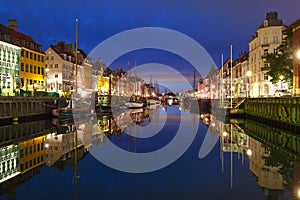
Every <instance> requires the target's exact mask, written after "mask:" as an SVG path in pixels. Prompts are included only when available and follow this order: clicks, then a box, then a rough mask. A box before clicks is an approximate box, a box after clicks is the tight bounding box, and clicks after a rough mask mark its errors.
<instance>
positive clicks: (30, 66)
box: [29, 65, 32, 73]
mask: <svg viewBox="0 0 300 200" xmlns="http://www.w3.org/2000/svg"><path fill="white" fill-rule="evenodd" d="M29 72H30V73H32V65H30V71H29Z"/></svg>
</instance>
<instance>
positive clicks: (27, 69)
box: [25, 64, 28, 72]
mask: <svg viewBox="0 0 300 200" xmlns="http://www.w3.org/2000/svg"><path fill="white" fill-rule="evenodd" d="M25 70H26V72H28V64H26V68H25Z"/></svg>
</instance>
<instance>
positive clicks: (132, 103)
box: [125, 102, 144, 108]
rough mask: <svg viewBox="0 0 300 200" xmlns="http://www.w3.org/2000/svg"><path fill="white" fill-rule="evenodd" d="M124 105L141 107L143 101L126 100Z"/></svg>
mask: <svg viewBox="0 0 300 200" xmlns="http://www.w3.org/2000/svg"><path fill="white" fill-rule="evenodd" d="M125 105H126V106H127V107H128V108H142V107H143V105H144V104H143V102H127V103H125Z"/></svg>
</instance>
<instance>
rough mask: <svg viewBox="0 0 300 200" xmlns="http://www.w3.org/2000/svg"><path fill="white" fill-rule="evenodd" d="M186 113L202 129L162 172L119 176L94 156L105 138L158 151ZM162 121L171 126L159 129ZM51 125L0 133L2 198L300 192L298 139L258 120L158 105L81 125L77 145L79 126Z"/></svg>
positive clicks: (18, 127) (256, 195)
mask: <svg viewBox="0 0 300 200" xmlns="http://www.w3.org/2000/svg"><path fill="white" fill-rule="evenodd" d="M181 112H185V113H187V114H188V115H190V116H192V119H193V120H195V121H194V122H195V123H198V122H199V121H200V125H199V128H198V129H196V128H195V129H193V128H192V129H191V130H192V132H193V134H195V136H196V137H195V140H194V142H193V143H192V145H191V146H190V148H189V149H188V150H187V151H186V152H185V153H184V155H183V156H181V157H180V158H179V159H178V160H177V161H175V162H174V163H172V164H171V165H169V166H167V167H165V168H163V169H161V170H158V171H155V172H150V173H142V174H130V173H124V172H119V171H116V170H114V169H111V168H109V167H107V166H105V165H103V164H101V163H100V162H99V161H97V160H96V159H95V158H94V157H93V156H92V155H91V154H90V153H89V151H90V150H91V149H92V148H100V149H101V146H102V145H104V144H105V143H107V140H110V141H112V142H113V143H114V144H115V145H117V146H118V147H120V148H122V149H124V150H127V151H131V152H137V153H141V152H151V151H155V150H157V149H160V148H162V147H163V146H165V145H166V144H168V143H169V142H170V141H171V140H172V139H173V138H174V136H175V134H176V131H177V130H178V120H180V119H179V116H180V115H181ZM162 117H166V124H161V123H160V120H159V119H160V118H162ZM129 122H130V123H129ZM52 123H54V124H55V123H56V122H55V120H53V121H50V122H49V120H41V121H35V122H30V123H26V124H19V125H14V126H2V127H0V133H1V143H0V144H1V146H2V148H1V158H2V164H1V166H0V170H1V171H0V173H1V177H0V180H1V183H0V184H1V187H0V188H1V189H0V192H1V193H0V194H1V195H2V196H0V197H1V198H3V199H10V198H16V199H40V198H41V197H42V198H44V199H74V198H78V199H86V198H95V197H96V198H103V199H117V198H125V199H129V198H131V199H142V198H143V199H153V198H156V199H158V198H159V199H163V198H164V199H170V198H173V199H183V198H185V199H186V198H190V199H266V198H270V199H272V198H273V199H279V198H281V199H289V198H290V199H292V197H295V196H296V195H298V192H299V189H300V163H299V151H300V150H299V147H300V144H299V143H300V140H299V136H297V135H296V134H293V133H288V132H286V131H283V130H277V129H275V128H273V127H268V126H267V125H264V124H259V123H257V122H254V121H250V120H243V119H241V120H238V121H232V123H231V124H230V123H223V122H220V121H218V120H217V119H216V118H214V117H213V116H211V115H209V114H205V113H203V114H202V115H198V114H192V113H189V111H188V110H186V109H185V108H182V107H180V106H174V105H173V106H165V107H161V106H158V107H157V108H155V109H144V110H142V112H135V113H134V112H125V113H120V114H119V115H118V116H114V117H113V116H111V115H101V116H98V119H97V120H94V121H93V123H84V124H83V125H81V126H79V127H78V129H77V134H78V138H77V140H76V139H74V138H75V134H74V130H75V129H74V127H72V126H69V127H61V126H56V127H55V126H53V125H52ZM209 124H211V126H210V127H211V128H210V131H209V134H211V137H219V141H218V143H217V145H216V146H214V148H213V149H212V151H211V152H210V153H209V154H208V155H207V156H206V157H204V158H202V159H199V158H198V153H199V149H200V147H201V145H202V143H203V140H204V137H205V135H206V132H207V129H208V127H209V126H208V125H209ZM145 127H147V128H148V129H149V130H158V131H157V133H156V134H153V135H150V136H147V135H143V132H141V131H140V130H142V128H145ZM127 132H128V133H129V132H130V134H126V133H127ZM57 133H59V134H57ZM134 134H136V135H134ZM187 134H190V133H187ZM274 135H275V136H274ZM136 136H139V137H136ZM74 144H77V150H78V151H77V154H75V152H74ZM250 153H251V154H250ZM75 157H77V159H75ZM112 159H114V158H112ZM76 160H78V162H76ZM123 162H126V161H123ZM3 163H4V164H3ZM129 164H130V163H129ZM74 176H78V177H79V178H77V179H76V178H74Z"/></svg>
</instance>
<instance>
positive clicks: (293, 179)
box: [202, 116, 300, 199]
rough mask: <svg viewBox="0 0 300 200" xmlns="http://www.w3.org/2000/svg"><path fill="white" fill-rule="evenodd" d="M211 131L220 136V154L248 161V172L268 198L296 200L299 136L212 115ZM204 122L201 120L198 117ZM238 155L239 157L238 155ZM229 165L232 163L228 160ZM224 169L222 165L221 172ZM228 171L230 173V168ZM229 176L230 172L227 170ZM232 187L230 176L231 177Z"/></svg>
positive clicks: (299, 185) (298, 183)
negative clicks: (233, 155) (221, 120)
mask: <svg viewBox="0 0 300 200" xmlns="http://www.w3.org/2000/svg"><path fill="white" fill-rule="evenodd" d="M210 117H211V123H213V126H211V127H212V128H211V129H212V130H211V131H212V132H214V133H216V134H219V136H220V140H221V142H220V151H221V159H222V164H223V158H224V154H226V153H230V154H231V159H232V154H233V153H237V154H238V158H240V156H241V159H242V160H243V159H244V156H247V157H248V158H249V161H250V165H249V170H250V171H251V172H252V173H253V175H254V176H255V177H256V178H257V184H258V185H259V186H260V188H261V189H262V190H263V192H264V194H265V196H266V197H268V199H269V198H270V199H279V198H288V199H292V198H295V199H298V198H300V196H299V191H300V173H299V172H300V168H299V166H300V161H299V159H300V136H299V135H298V134H296V133H292V132H288V131H284V130H280V129H278V128H274V127H271V126H268V125H266V124H260V123H258V122H255V121H251V120H248V119H240V120H231V121H230V123H223V122H220V121H218V120H217V119H216V118H214V117H213V116H210ZM202 119H203V120H204V123H206V122H207V120H205V117H203V118H202ZM239 155H240V156H239ZM231 165H232V160H231ZM223 167H224V166H222V169H223ZM230 167H231V170H232V166H230ZM231 173H232V171H231ZM230 181H231V186H232V174H231V178H230Z"/></svg>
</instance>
